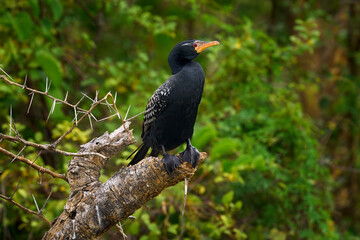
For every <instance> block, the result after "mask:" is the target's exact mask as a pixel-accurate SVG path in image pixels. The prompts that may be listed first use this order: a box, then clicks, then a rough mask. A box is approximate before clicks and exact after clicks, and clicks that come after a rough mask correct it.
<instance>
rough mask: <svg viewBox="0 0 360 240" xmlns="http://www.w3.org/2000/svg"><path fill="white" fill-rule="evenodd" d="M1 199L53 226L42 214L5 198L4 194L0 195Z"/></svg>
mask: <svg viewBox="0 0 360 240" xmlns="http://www.w3.org/2000/svg"><path fill="white" fill-rule="evenodd" d="M0 198H2V199H4V200H6V201H8V202H10V203H11V204H14V205H15V206H17V207H19V208H21V209H22V210H24V211H26V212H28V213H30V214H34V215H36V216H38V217H39V218H41V219H42V220H44V221H45V222H46V223H47V224H49V226H50V225H51V223H50V222H49V220H47V219H46V218H45V217H44V216H43V215H42V214H41V213H37V212H35V211H33V210H30V209H28V208H26V207H24V206H23V205H21V204H19V203H17V202H15V201H14V200H13V199H12V198H9V197H6V196H4V195H2V194H0Z"/></svg>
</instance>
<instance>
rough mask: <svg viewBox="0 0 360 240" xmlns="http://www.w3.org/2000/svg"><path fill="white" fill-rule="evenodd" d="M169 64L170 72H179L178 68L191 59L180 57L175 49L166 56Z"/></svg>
mask: <svg viewBox="0 0 360 240" xmlns="http://www.w3.org/2000/svg"><path fill="white" fill-rule="evenodd" d="M168 62H169V66H170V68H171V72H172V74H173V75H174V74H176V73H178V72H180V70H181V69H182V68H183V67H184V66H185V65H186V64H188V63H191V60H189V59H186V58H183V57H180V56H179V54H178V53H177V52H176V51H172V52H171V53H170V55H169V58H168Z"/></svg>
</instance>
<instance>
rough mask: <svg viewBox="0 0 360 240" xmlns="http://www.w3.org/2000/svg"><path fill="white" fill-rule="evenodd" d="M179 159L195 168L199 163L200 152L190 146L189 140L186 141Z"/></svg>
mask: <svg viewBox="0 0 360 240" xmlns="http://www.w3.org/2000/svg"><path fill="white" fill-rule="evenodd" d="M180 157H181V159H182V160H184V161H186V162H188V163H190V164H191V165H192V166H193V168H196V166H197V165H198V163H199V158H200V152H199V151H198V150H197V149H196V148H195V147H193V146H192V145H191V142H190V139H188V140H187V146H186V149H185V151H183V152H181V153H180Z"/></svg>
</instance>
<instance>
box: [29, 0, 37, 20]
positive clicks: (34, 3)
mask: <svg viewBox="0 0 360 240" xmlns="http://www.w3.org/2000/svg"><path fill="white" fill-rule="evenodd" d="M28 3H29V5H30V6H31V8H32V9H33V11H34V14H35V16H37V17H38V16H39V13H40V8H39V4H38V0H28Z"/></svg>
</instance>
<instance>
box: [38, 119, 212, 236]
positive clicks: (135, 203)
mask: <svg viewBox="0 0 360 240" xmlns="http://www.w3.org/2000/svg"><path fill="white" fill-rule="evenodd" d="M128 126H129V123H126V127H125V128H124V126H121V127H120V128H119V129H117V130H115V131H114V132H113V133H111V134H108V133H105V134H104V135H102V136H100V137H98V138H95V139H93V140H91V141H90V142H88V143H87V144H84V145H82V146H81V148H80V150H79V153H81V152H83V151H94V152H99V153H101V154H103V155H105V156H107V157H108V158H110V157H112V156H114V155H115V154H117V153H118V152H120V151H121V150H122V149H124V148H125V147H126V146H128V145H129V144H132V143H133V142H134V137H133V135H132V132H131V131H129V130H127V129H128ZM205 157H206V153H201V157H200V162H202V161H203V160H204V159H205ZM105 163H106V160H105V159H103V158H100V157H97V156H85V157H74V158H73V159H72V160H71V161H70V163H69V170H68V178H69V185H70V197H69V200H68V202H67V204H66V205H65V207H64V211H63V213H62V214H61V215H60V216H59V217H58V218H57V219H56V221H55V222H54V223H53V225H52V227H51V228H50V230H49V231H48V232H47V233H46V235H45V236H44V238H43V239H71V238H73V239H98V238H100V236H101V235H102V234H104V233H105V232H106V231H107V230H109V229H110V228H111V227H112V226H115V225H116V224H117V223H118V222H119V221H121V220H124V219H126V218H127V217H128V216H130V215H131V214H132V213H134V212H135V210H137V209H138V208H140V207H142V206H143V205H144V204H146V202H148V201H149V200H151V199H152V198H154V197H156V196H157V195H159V194H160V193H161V192H162V191H163V190H164V189H165V188H167V187H170V186H173V185H175V184H177V183H179V182H181V181H183V180H184V179H185V178H191V176H192V175H193V174H194V173H195V171H196V169H194V168H192V166H191V164H189V163H187V162H184V163H182V164H181V165H180V166H179V168H178V169H177V170H176V171H175V172H174V173H173V176H172V177H169V176H168V174H167V173H166V171H165V168H164V166H163V164H162V161H161V158H154V157H149V158H146V159H144V160H143V161H141V162H140V163H139V164H136V165H134V166H130V167H126V168H123V169H120V170H119V171H117V172H115V173H114V175H113V176H112V177H111V178H110V179H109V180H108V181H106V182H105V183H101V182H100V181H99V177H100V171H101V169H102V168H103V166H104V164H105Z"/></svg>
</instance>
